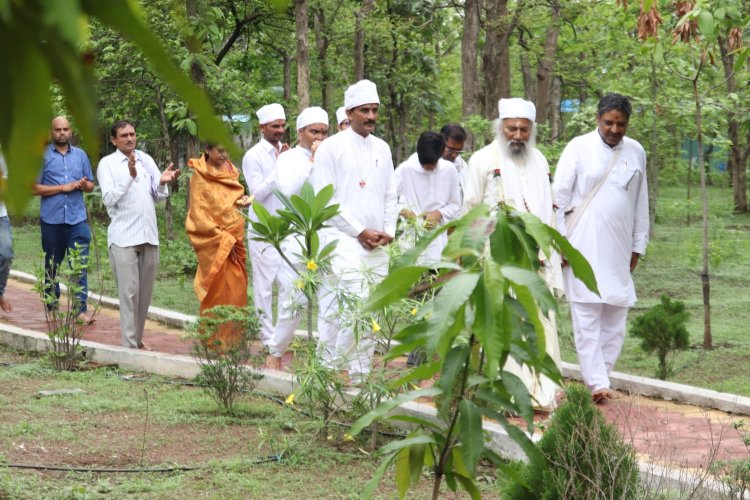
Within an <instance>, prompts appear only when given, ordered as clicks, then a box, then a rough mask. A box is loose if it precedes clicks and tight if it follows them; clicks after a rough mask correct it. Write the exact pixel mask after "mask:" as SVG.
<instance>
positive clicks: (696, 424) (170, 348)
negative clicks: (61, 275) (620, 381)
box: [0, 280, 750, 470]
mask: <svg viewBox="0 0 750 500" xmlns="http://www.w3.org/2000/svg"><path fill="white" fill-rule="evenodd" d="M6 296H7V297H8V299H9V300H10V301H11V303H12V304H13V307H14V309H15V310H14V311H13V312H12V313H4V312H2V311H0V322H4V323H7V324H11V325H15V326H17V327H21V328H25V329H28V330H33V331H37V332H46V331H47V324H46V320H45V317H44V309H43V307H42V305H41V302H40V301H39V298H38V296H37V295H36V293H35V292H34V291H33V289H32V287H31V285H27V284H24V283H20V282H17V281H15V280H10V281H9V283H8V288H7V289H6ZM84 328H85V334H84V338H85V339H86V340H91V341H95V342H99V343H102V344H108V345H115V346H119V345H120V324H119V313H118V311H114V310H111V309H106V308H103V309H102V310H100V311H99V314H98V315H97V317H96V322H95V323H94V324H93V325H90V326H86V327H84ZM183 336H184V331H183V330H180V329H177V328H172V327H169V326H166V325H163V324H161V323H156V322H153V321H148V322H147V324H146V332H145V334H144V342H145V343H146V344H147V345H148V346H149V347H150V348H151V349H152V350H153V351H156V352H163V353H169V354H182V355H189V353H190V346H189V343H188V342H187V341H186V340H185V339H184V338H183ZM288 364H289V358H288V357H287V358H285V360H284V367H285V368H287V367H288ZM600 408H601V410H602V412H603V413H604V415H605V416H606V418H607V420H608V421H609V422H612V423H614V424H615V425H617V426H618V427H619V429H620V430H621V432H622V434H623V436H624V437H625V439H626V440H628V441H630V442H632V444H633V446H634V447H635V449H636V451H637V452H638V453H639V454H640V455H641V457H642V459H643V460H644V461H647V462H650V463H653V464H654V465H656V466H659V467H665V468H676V467H683V468H691V469H696V470H706V468H707V467H708V465H709V464H710V463H711V462H712V461H713V460H726V459H732V458H745V457H747V456H748V453H749V452H748V447H747V446H746V445H745V444H744V443H743V440H742V435H741V431H740V430H738V429H736V428H735V424H737V423H741V422H742V420H743V417H742V416H736V415H730V414H728V413H724V412H720V411H716V410H707V409H704V408H699V407H695V406H690V405H683V404H675V403H671V402H668V401H660V400H654V399H650V398H646V397H642V396H638V395H629V396H626V397H624V398H623V399H620V400H616V401H608V402H606V403H604V404H602V405H601V406H600ZM744 419H745V422H748V421H750V417H744Z"/></svg>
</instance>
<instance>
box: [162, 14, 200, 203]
mask: <svg viewBox="0 0 750 500" xmlns="http://www.w3.org/2000/svg"><path fill="white" fill-rule="evenodd" d="M185 11H186V12H187V18H188V22H189V23H190V24H192V25H197V24H198V23H199V22H200V13H199V12H198V1H197V0H185ZM192 33H193V32H191V34H190V35H188V36H187V38H186V39H185V44H186V45H187V49H188V52H190V54H191V55H198V54H202V52H203V47H202V46H203V43H202V40H200V39H199V38H197V37H196V36H195V35H194V34H192ZM199 60H200V58H198V57H193V58H192V60H191V62H190V79H191V80H193V83H195V84H196V85H197V86H199V87H201V88H203V87H205V85H206V72H205V70H204V69H203V66H201V65H200V63H199V62H198V61H199ZM199 150H200V142H199V141H198V138H197V137H195V136H194V135H192V134H191V135H189V136H188V154H189V155H190V156H191V158H192V157H193V156H194V155H196V154H197V152H198V151H199ZM167 211H169V210H167Z"/></svg>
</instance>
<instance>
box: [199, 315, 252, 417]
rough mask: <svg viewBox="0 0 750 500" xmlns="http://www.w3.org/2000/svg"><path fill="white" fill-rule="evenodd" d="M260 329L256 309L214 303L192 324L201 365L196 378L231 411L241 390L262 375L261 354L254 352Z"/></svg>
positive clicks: (246, 389) (227, 411)
mask: <svg viewBox="0 0 750 500" xmlns="http://www.w3.org/2000/svg"><path fill="white" fill-rule="evenodd" d="M259 331H260V322H259V320H258V313H257V312H256V311H255V309H253V308H251V307H244V308H239V307H235V306H216V307H212V308H211V309H209V310H208V311H206V312H205V314H204V315H203V316H201V317H200V318H198V321H197V322H196V323H195V324H193V325H192V326H191V327H190V339H191V340H192V345H191V349H190V352H191V353H192V355H193V358H194V359H195V360H196V361H197V362H198V365H199V366H200V369H201V372H200V374H199V375H198V377H197V380H198V382H199V383H200V384H202V385H203V386H204V388H205V390H206V392H208V394H210V395H211V397H212V398H213V399H214V401H216V403H217V404H218V405H219V406H220V407H221V408H222V409H223V410H224V411H225V412H226V413H227V414H229V415H232V414H234V408H235V403H236V401H237V398H238V397H239V396H240V394H241V393H242V392H243V391H249V390H252V389H253V388H254V387H255V385H256V384H257V383H258V381H259V380H260V379H261V378H262V375H260V373H259V367H260V365H261V363H262V358H261V357H260V356H257V355H254V354H253V352H252V343H253V341H254V340H257V338H258V332H259Z"/></svg>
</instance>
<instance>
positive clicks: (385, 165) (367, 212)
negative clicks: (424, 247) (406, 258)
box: [312, 80, 398, 384]
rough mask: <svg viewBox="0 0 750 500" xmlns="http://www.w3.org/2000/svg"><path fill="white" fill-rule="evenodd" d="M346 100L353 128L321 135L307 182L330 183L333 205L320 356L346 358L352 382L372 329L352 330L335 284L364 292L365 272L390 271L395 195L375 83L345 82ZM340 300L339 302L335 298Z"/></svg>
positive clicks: (364, 370)
mask: <svg viewBox="0 0 750 500" xmlns="http://www.w3.org/2000/svg"><path fill="white" fill-rule="evenodd" d="M344 107H345V108H346V114H347V117H348V118H349V120H350V122H351V127H350V128H348V129H346V130H344V131H342V132H339V133H338V134H335V135H334V136H333V137H331V138H330V139H327V140H325V141H323V143H322V144H321V145H320V147H319V148H318V151H317V152H316V154H315V168H314V169H313V175H312V181H313V182H312V184H313V187H314V188H315V191H316V192H317V191H320V190H321V189H323V188H324V187H325V186H327V185H329V184H332V185H333V188H334V195H333V199H332V200H331V203H338V204H339V210H340V212H339V215H337V216H336V217H334V218H333V219H331V226H332V227H331V228H329V229H327V230H324V231H323V233H324V234H323V235H322V236H321V240H322V241H321V245H325V244H326V243H328V242H329V241H333V240H338V244H337V246H336V250H335V252H334V254H333V260H332V269H333V272H332V275H331V276H329V280H328V283H327V285H326V286H325V287H321V288H324V289H325V290H324V291H323V292H322V294H321V298H320V302H319V308H321V309H322V311H323V313H322V314H323V317H324V321H325V322H326V323H328V324H329V325H328V327H326V328H320V329H319V330H321V331H320V348H321V352H322V356H323V360H324V362H326V363H327V364H329V365H331V366H343V365H344V364H346V365H348V368H349V378H350V380H351V382H352V383H355V384H356V383H358V382H361V381H362V380H363V379H364V378H365V377H366V376H367V374H368V373H369V372H370V367H371V364H372V356H373V352H374V349H375V344H374V340H373V338H372V333H373V332H372V331H364V332H363V331H359V332H358V335H357V336H356V337H355V332H354V318H355V316H356V314H354V313H353V311H351V307H349V306H347V304H346V301H344V300H336V299H337V297H336V293H335V290H336V289H341V290H346V292H347V293H348V294H350V295H351V296H354V297H359V298H362V299H364V298H365V297H366V296H367V294H368V291H369V290H368V276H370V277H373V278H374V280H375V281H377V280H378V279H379V278H380V277H383V276H385V274H386V272H387V271H388V255H387V254H386V252H385V249H384V248H383V247H384V246H386V245H388V244H389V243H390V242H391V241H393V237H394V235H395V233H396V217H397V215H398V214H397V205H396V201H397V196H396V179H395V174H394V172H393V159H392V157H391V148H390V147H389V146H388V144H386V143H385V141H383V140H382V139H378V138H377V137H375V136H374V135H373V132H374V131H375V124H376V123H377V118H378V108H379V107H380V98H379V97H378V92H377V87H376V86H375V84H374V83H373V82H371V81H369V80H360V81H359V82H357V83H355V84H354V85H352V86H350V87H349V88H348V89H346V92H345V94H344ZM336 302H338V304H336Z"/></svg>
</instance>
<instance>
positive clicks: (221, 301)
mask: <svg viewBox="0 0 750 500" xmlns="http://www.w3.org/2000/svg"><path fill="white" fill-rule="evenodd" d="M188 167H189V168H191V169H192V177H191V178H190V207H189V210H188V216H187V220H186V221H185V229H186V230H187V233H188V236H189V238H190V243H191V244H192V246H193V249H194V250H195V253H196V255H197V257H198V272H197V273H196V274H195V280H194V282H193V288H194V289H195V294H196V295H197V296H198V300H199V301H200V313H201V315H204V313H205V311H206V310H208V309H211V308H212V307H214V306H218V305H232V306H238V307H244V306H246V305H247V267H246V263H245V262H246V258H247V251H246V250H245V222H244V218H243V217H242V214H240V213H239V212H238V209H239V208H241V207H246V206H248V205H249V204H250V201H251V200H250V198H248V197H247V196H245V188H244V187H243V185H242V184H241V183H240V181H239V176H240V172H239V170H238V169H237V168H236V167H235V166H234V165H233V164H232V162H231V161H229V159H228V157H227V152H226V151H225V150H224V148H222V147H221V145H216V144H207V145H206V150H205V153H204V154H203V155H202V156H201V157H200V158H194V159H191V160H189V161H188Z"/></svg>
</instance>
